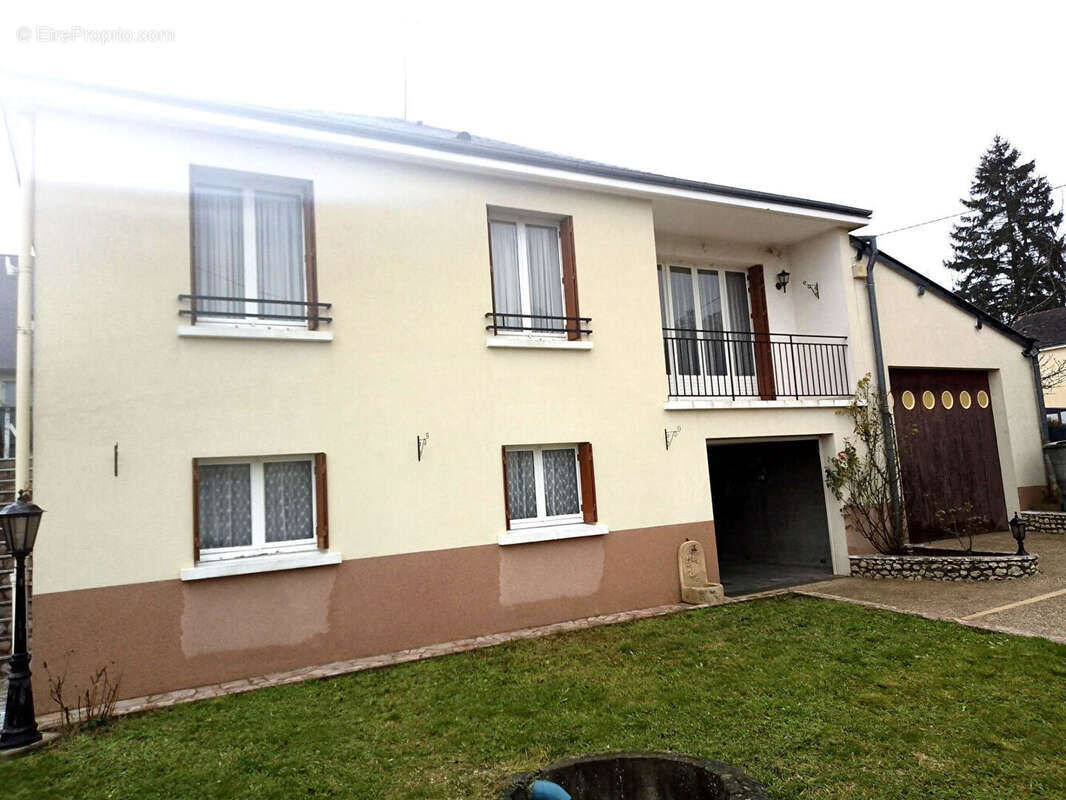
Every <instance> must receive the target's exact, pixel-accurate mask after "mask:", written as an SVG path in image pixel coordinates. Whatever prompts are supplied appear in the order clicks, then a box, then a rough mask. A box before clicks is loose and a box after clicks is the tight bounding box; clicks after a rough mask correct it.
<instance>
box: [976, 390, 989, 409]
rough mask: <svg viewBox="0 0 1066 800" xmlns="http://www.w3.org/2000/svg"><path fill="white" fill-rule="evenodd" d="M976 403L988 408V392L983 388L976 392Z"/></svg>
mask: <svg viewBox="0 0 1066 800" xmlns="http://www.w3.org/2000/svg"><path fill="white" fill-rule="evenodd" d="M977 405H979V406H981V408H988V392H986V391H985V390H984V389H981V390H980V391H979V392H977Z"/></svg>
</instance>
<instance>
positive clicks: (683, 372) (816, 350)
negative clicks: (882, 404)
mask: <svg viewBox="0 0 1066 800" xmlns="http://www.w3.org/2000/svg"><path fill="white" fill-rule="evenodd" d="M847 341H848V340H847V337H846V336H821V335H811V334H798V333H751V332H747V331H743V332H742V331H714V330H696V329H689V328H663V355H664V357H665V359H666V375H667V393H668V395H669V397H670V398H671V399H676V398H706V399H720V400H723V401H726V402H729V401H737V400H740V399H748V400H751V401H788V400H791V401H794V402H802V401H804V400H808V401H813V400H837V401H839V400H841V399H842V398H850V396H851V386H850V380H849V378H848V364H847V360H848V353H847V348H848V343H847ZM782 404H784V403H782ZM810 404H812V405H818V404H819V403H817V402H812V403H810ZM833 404H834V405H839V404H840V403H839V402H836V403H833Z"/></svg>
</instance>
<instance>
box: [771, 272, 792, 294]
mask: <svg viewBox="0 0 1066 800" xmlns="http://www.w3.org/2000/svg"><path fill="white" fill-rule="evenodd" d="M789 275H790V273H789V272H788V270H784V269H783V270H781V271H780V272H779V273H777V283H776V284H774V286H775V287H776V288H777V290H778V291H779V292H785V293H786V294H787V293H788V289H787V288H786V287H787V286H788V279H789Z"/></svg>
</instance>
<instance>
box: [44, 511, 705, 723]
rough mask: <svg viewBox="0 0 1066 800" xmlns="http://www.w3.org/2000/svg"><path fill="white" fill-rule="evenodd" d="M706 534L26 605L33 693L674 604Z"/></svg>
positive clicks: (440, 557)
mask: <svg viewBox="0 0 1066 800" xmlns="http://www.w3.org/2000/svg"><path fill="white" fill-rule="evenodd" d="M685 539H695V540H697V541H699V542H701V543H702V544H703V546H704V549H705V552H706V554H707V568H708V572H709V573H710V575H709V577H710V579H711V580H712V581H717V580H718V566H717V561H716V558H715V542H714V523H713V522H700V523H691V524H684V525H667V526H662V527H656V528H643V529H639V530H629V531H617V532H612V533H610V534H608V535H606V536H597V537H590V538H584V539H568V540H561V541H554V542H539V543H535V544H523V545H511V546H508V547H499V546H497V545H487V546H482V547H467V548H460V549H454V550H438V551H431V552H422V553H410V554H405V555H398V556H387V557H382V558H368V559H359V560H352V561H344V562H342V563H341V564H339V565H337V566H331V567H316V568H312V569H299V570H291V571H286V572H272V573H261V574H257V575H242V576H236V577H227V578H215V579H209V580H201V581H189V582H182V581H179V580H173V581H161V582H158V583H142V584H131V585H127V586H112V587H106V588H102V589H84V590H79V591H72V592H58V593H54V594H43V595H39V596H38V597H37V598H35V607H34V614H35V635H34V641H33V648H34V653H33V658H34V668H35V675H34V678H35V680H34V693H35V698H36V702H37V705H38V707H39V708H40V709H41V710H42V711H47V710H52V707H51V702H50V700H49V699H48V685H47V675H46V670H45V668H44V664H45V663H47V664H48V667H49V669H50V670H51V671H52V672H53V674H55V673H61V672H62V671H63V670H64V669H65V670H66V673H67V677H68V681H69V682H70V684H71V685H77V684H84V682H85V678H86V677H87V676H88V675H89V674H90V673H91V672H92V671H93V670H94V669H96V668H97V667H99V666H102V665H104V664H111V663H113V664H114V667H113V671H116V672H118V673H119V674H121V690H120V696H121V697H122V698H126V697H137V696H141V695H148V694H154V693H158V692H163V691H171V690H174V689H179V688H185V687H190V686H202V685H205V684H211V683H220V682H223V681H228V680H234V679H237V678H244V677H251V676H255V675H263V674H266V673H270V672H277V671H282V670H289V669H295V668H297V667H302V666H310V665H315V664H324V663H328V662H331V661H340V660H345V659H352V658H360V657H363V656H369V655H377V654H381V653H388V652H392V651H394V650H403V649H407V648H411V647H419V646H423V645H427V644H435V643H439V642H448V641H452V640H455V639H463V638H467V637H473V636H481V635H485V634H489V633H499V632H502V631H509V630H515V629H518V628H525V627H530V626H535V625H545V624H548V623H552V622H559V621H563V620H568V619H579V618H581V617H588V616H595V615H599V614H609V613H613V612H617V611H626V610H630V609H637V608H648V607H651V606H656V605H663V604H666V603H676V602H679V601H680V588H679V585H678V570H677V549H678V547H679V546H680V545H681V543H682V542H683V541H685Z"/></svg>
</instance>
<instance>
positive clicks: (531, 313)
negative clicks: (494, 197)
mask: <svg viewBox="0 0 1066 800" xmlns="http://www.w3.org/2000/svg"><path fill="white" fill-rule="evenodd" d="M562 222H563V221H562V220H560V219H557V218H552V217H549V216H543V215H537V214H522V213H514V212H503V211H496V210H490V212H489V248H490V251H491V252H490V256H491V259H492V291H493V311H494V314H495V319H494V321H493V325H494V328H495V330H494V333H497V334H518V335H523V334H537V335H540V336H560V337H561V336H565V335H566V332H567V329H568V328H571V329H574V330H576V329H577V328H578V327H579V326H578V325H577V324H576V323H577V321H576V320H572V321H571V324H570V325H568V324H567V320H566V319H565V317H566V316H568V315H569V316H576V312H574V313H573V314H568V312H567V310H566V307H567V301H566V298H565V292H564V287H563V272H564V263H563V262H564V258H563V243H562V236H561V232H560V226H561V224H562Z"/></svg>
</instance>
